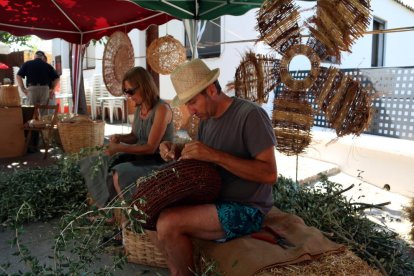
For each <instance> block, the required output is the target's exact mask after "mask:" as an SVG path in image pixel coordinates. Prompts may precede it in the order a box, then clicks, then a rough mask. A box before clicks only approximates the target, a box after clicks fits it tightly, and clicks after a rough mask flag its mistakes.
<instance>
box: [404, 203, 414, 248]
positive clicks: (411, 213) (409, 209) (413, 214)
mask: <svg viewBox="0 0 414 276" xmlns="http://www.w3.org/2000/svg"><path fill="white" fill-rule="evenodd" d="M404 212H405V213H406V214H407V217H408V219H409V220H410V221H411V231H410V236H411V240H412V241H414V198H412V199H411V204H410V205H409V206H406V207H405V208H404Z"/></svg>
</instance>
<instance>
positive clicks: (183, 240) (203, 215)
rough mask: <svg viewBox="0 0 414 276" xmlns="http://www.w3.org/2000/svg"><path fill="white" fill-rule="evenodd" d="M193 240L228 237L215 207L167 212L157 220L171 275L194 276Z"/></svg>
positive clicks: (158, 238)
mask: <svg viewBox="0 0 414 276" xmlns="http://www.w3.org/2000/svg"><path fill="white" fill-rule="evenodd" d="M190 236H191V237H195V238H200V239H205V240H218V239H222V238H224V237H225V233H224V231H223V229H222V227H221V224H220V222H219V218H218V214H217V209H216V206H215V205H213V204H204V205H196V206H183V207H175V208H169V209H166V210H164V211H163V212H162V213H161V214H160V217H159V219H158V221H157V236H156V238H157V240H155V241H154V243H155V244H156V245H157V246H159V247H160V249H161V250H162V251H163V252H164V254H165V255H166V259H167V265H168V268H169V269H170V272H171V275H193V273H192V272H191V270H194V263H193V245H192V242H191V239H190Z"/></svg>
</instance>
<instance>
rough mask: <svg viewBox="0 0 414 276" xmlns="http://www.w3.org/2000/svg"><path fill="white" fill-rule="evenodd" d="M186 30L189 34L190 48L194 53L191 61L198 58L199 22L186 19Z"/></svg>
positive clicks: (184, 21)
mask: <svg viewBox="0 0 414 276" xmlns="http://www.w3.org/2000/svg"><path fill="white" fill-rule="evenodd" d="M183 23H184V29H185V32H186V33H187V37H188V41H189V42H190V48H191V53H192V58H191V59H196V58H198V51H197V33H198V20H196V19H184V20H183Z"/></svg>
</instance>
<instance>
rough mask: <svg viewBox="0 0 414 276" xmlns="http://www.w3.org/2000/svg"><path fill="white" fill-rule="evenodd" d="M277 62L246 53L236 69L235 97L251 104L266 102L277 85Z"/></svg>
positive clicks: (273, 59)
mask: <svg viewBox="0 0 414 276" xmlns="http://www.w3.org/2000/svg"><path fill="white" fill-rule="evenodd" d="M278 75H279V61H278V60H276V59H275V58H272V57H270V56H265V55H257V54H255V53H253V52H247V53H246V55H245V56H244V58H243V59H242V62H241V63H240V65H239V66H238V67H237V69H236V76H235V79H236V81H235V93H236V96H238V97H240V98H243V99H247V100H249V101H252V102H258V103H263V102H267V100H268V98H269V93H270V92H271V91H273V90H274V89H275V88H276V86H277V85H278V83H279V78H278V77H277V76H278Z"/></svg>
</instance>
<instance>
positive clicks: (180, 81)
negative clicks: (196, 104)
mask: <svg viewBox="0 0 414 276" xmlns="http://www.w3.org/2000/svg"><path fill="white" fill-rule="evenodd" d="M219 75H220V69H218V68H216V69H213V70H210V68H208V66H207V65H206V64H205V63H204V62H203V61H202V60H201V59H193V60H191V61H188V62H185V63H183V64H182V65H180V66H179V67H177V68H176V69H175V70H174V71H173V72H172V73H171V81H172V84H173V86H174V89H175V92H176V93H177V96H175V97H174V99H173V100H172V102H171V105H172V106H174V107H175V106H179V105H182V104H185V103H186V102H188V101H189V100H191V99H192V98H193V97H194V96H196V95H197V94H198V93H200V92H201V91H203V89H205V88H206V87H207V86H209V85H210V84H212V83H213V82H215V81H216V80H217V79H218V77H219Z"/></svg>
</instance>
